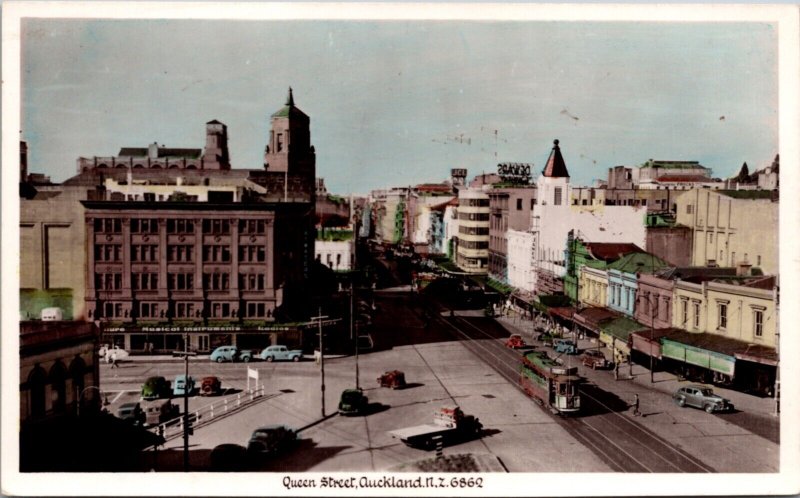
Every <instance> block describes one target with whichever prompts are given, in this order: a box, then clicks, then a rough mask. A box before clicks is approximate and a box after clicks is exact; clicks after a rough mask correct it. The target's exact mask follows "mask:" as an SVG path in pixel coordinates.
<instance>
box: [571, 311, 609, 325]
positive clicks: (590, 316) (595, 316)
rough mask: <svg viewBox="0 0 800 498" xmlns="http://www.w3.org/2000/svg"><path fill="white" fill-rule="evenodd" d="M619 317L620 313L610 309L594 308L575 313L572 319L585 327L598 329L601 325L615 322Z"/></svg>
mask: <svg viewBox="0 0 800 498" xmlns="http://www.w3.org/2000/svg"><path fill="white" fill-rule="evenodd" d="M619 316H620V315H619V313H617V312H616V311H613V310H610V309H608V308H600V307H592V308H586V309H584V310H581V311H580V312H578V313H575V315H574V316H573V317H572V319H573V320H575V322H576V323H578V324H580V325H583V326H585V327H589V328H597V327H598V326H599V325H600V324H601V323H603V322H606V321H608V320H613V319H614V318H617V317H619Z"/></svg>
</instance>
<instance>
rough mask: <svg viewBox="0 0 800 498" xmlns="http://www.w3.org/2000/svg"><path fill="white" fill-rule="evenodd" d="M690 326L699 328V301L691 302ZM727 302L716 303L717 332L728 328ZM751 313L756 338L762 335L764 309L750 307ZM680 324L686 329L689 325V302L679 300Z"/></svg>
mask: <svg viewBox="0 0 800 498" xmlns="http://www.w3.org/2000/svg"><path fill="white" fill-rule="evenodd" d="M691 304H692V326H693V327H694V328H700V301H697V300H694V299H693V300H692V302H691ZM728 304H729V303H728V302H727V301H717V327H716V328H717V330H720V331H725V330H727V328H728ZM751 309H752V313H753V334H754V335H755V336H756V337H762V336H763V335H764V309H763V308H760V307H755V306H751ZM680 313H681V315H680V316H681V323H682V324H683V326H684V327H686V326H687V325H688V323H689V300H688V299H685V298H684V299H681V309H680Z"/></svg>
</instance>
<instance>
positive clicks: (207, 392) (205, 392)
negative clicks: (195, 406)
mask: <svg viewBox="0 0 800 498" xmlns="http://www.w3.org/2000/svg"><path fill="white" fill-rule="evenodd" d="M218 394H222V382H221V381H220V380H219V377H213V376H212V377H203V382H201V383H200V395H201V396H216V395H218Z"/></svg>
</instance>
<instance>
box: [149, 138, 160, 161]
mask: <svg viewBox="0 0 800 498" xmlns="http://www.w3.org/2000/svg"><path fill="white" fill-rule="evenodd" d="M147 157H149V158H150V159H158V142H153V143H151V144H150V145H149V146H148V147H147Z"/></svg>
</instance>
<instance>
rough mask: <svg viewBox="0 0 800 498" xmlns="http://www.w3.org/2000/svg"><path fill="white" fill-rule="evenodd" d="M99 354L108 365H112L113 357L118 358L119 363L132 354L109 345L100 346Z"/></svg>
mask: <svg viewBox="0 0 800 498" xmlns="http://www.w3.org/2000/svg"><path fill="white" fill-rule="evenodd" d="M97 354H98V355H99V356H100V357H101V358H103V359H104V360H105V361H106V363H111V358H112V356H116V358H117V361H120V360H124V359H125V358H127V357H128V356H130V355H131V354H130V353H129V352H127V351H125V350H124V349H122V348H121V347H119V346H116V345H114V346H109V345H108V344H103V345H102V346H100V349H99V350H98V351H97Z"/></svg>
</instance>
